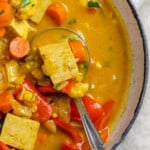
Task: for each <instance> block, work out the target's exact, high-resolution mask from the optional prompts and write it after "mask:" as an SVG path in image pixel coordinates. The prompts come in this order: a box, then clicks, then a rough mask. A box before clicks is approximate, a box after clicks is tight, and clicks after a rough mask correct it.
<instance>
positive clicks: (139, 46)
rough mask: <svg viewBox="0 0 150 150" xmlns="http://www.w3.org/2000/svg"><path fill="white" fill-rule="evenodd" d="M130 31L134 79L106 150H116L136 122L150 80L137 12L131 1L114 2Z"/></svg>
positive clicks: (143, 39) (144, 41) (145, 49)
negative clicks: (125, 105) (125, 104)
mask: <svg viewBox="0 0 150 150" xmlns="http://www.w3.org/2000/svg"><path fill="white" fill-rule="evenodd" d="M113 2H114V4H115V7H116V8H115V9H117V11H119V13H120V15H121V17H122V18H123V21H124V23H125V26H126V29H127V31H128V35H129V39H130V43H131V53H132V64H133V66H132V77H131V78H132V79H131V82H130V89H129V93H128V96H127V98H128V103H127V108H126V110H125V112H124V113H123V115H122V116H121V118H120V120H119V122H118V124H117V127H116V129H115V130H114V132H113V134H112V138H111V140H110V142H109V143H108V144H107V146H106V149H112V150H114V149H116V148H117V146H118V145H119V144H120V143H121V142H122V141H123V140H124V138H125V137H126V135H127V133H128V132H129V130H130V129H131V127H132V125H133V123H134V122H135V120H136V118H137V115H138V113H139V111H140V108H141V106H142V103H143V100H144V95H145V89H146V87H147V80H148V49H147V44H146V40H145V34H144V29H143V27H142V25H141V22H140V20H139V17H138V15H137V12H136V10H135V8H134V7H133V5H132V4H131V2H130V1H129V0H124V1H120V0H113Z"/></svg>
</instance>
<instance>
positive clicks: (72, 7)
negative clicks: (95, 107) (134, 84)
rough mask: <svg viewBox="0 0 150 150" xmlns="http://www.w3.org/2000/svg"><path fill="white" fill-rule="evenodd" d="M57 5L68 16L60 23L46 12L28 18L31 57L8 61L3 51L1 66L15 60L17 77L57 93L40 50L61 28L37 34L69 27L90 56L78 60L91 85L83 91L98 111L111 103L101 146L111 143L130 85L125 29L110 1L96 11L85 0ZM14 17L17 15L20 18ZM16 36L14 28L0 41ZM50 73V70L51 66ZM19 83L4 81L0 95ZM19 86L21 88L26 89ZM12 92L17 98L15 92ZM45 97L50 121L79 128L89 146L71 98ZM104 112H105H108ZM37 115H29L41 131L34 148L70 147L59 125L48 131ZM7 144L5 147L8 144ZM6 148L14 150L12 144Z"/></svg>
mask: <svg viewBox="0 0 150 150" xmlns="http://www.w3.org/2000/svg"><path fill="white" fill-rule="evenodd" d="M55 2H57V3H61V4H63V5H64V6H65V7H66V10H67V16H66V18H65V20H64V21H63V22H62V23H61V24H58V23H56V22H55V20H54V18H55V16H53V17H51V16H49V15H47V14H46V13H45V15H44V17H43V18H42V20H41V21H40V22H39V23H33V22H32V21H31V20H30V19H29V20H30V21H29V22H30V24H31V26H32V28H33V30H32V31H31V32H30V33H29V34H28V37H27V40H28V41H29V42H30V46H31V51H30V53H29V54H28V55H27V56H25V57H22V58H21V59H20V58H19V59H18V58H17V59H16V57H13V56H12V55H11V56H9V57H7V55H10V54H9V53H8V52H7V53H5V54H3V55H4V59H3V58H1V59H2V66H3V64H4V63H5V62H9V61H10V60H15V62H17V63H18V64H19V65H20V66H21V67H22V69H21V70H20V72H21V73H22V72H23V74H25V77H24V78H29V79H30V80H32V81H33V83H34V85H35V86H38V87H40V86H41V85H42V86H43V85H46V86H47V84H49V83H53V84H54V86H55V87H54V88H56V89H55V90H58V91H59V88H61V87H59V88H58V86H60V84H55V82H56V81H54V80H53V79H51V77H52V76H51V75H49V72H48V70H46V71H43V70H44V69H43V68H44V67H45V68H46V65H45V64H46V60H48V59H47V58H46V56H45V54H43V52H42V50H43V47H42V46H45V45H46V44H49V43H52V42H51V41H54V39H55V37H57V36H58V37H61V36H62V33H61V31H60V30H58V31H56V32H52V33H49V34H43V33H42V32H41V31H43V30H45V29H47V28H51V27H57V26H61V27H67V28H70V29H73V30H75V31H78V33H79V34H81V35H82V36H84V38H85V41H86V43H87V46H88V50H89V54H86V55H87V57H88V56H90V63H89V64H86V63H87V61H85V62H84V63H83V62H79V65H83V66H84V67H85V68H86V69H85V70H86V71H87V66H86V65H89V68H88V71H87V72H86V73H85V74H84V76H83V78H84V79H83V81H82V82H84V83H88V85H89V87H88V91H86V93H85V95H90V97H92V99H94V100H95V101H97V102H98V103H99V104H100V105H101V106H102V107H103V105H104V104H108V102H110V105H107V106H108V107H107V108H108V112H109V109H111V111H110V112H111V113H110V114H109V115H108V116H109V117H108V118H106V120H107V119H108V120H107V121H106V120H105V123H106V124H105V125H104V127H107V129H108V128H109V133H110V136H109V137H108V135H106V136H107V138H105V135H104V134H105V133H108V132H105V133H104V134H103V135H102V136H104V139H105V142H109V138H111V133H112V132H113V129H114V127H115V126H116V124H117V120H118V118H119V117H120V116H121V114H122V113H123V111H124V109H125V104H126V101H127V100H126V95H127V92H128V88H129V81H130V71H131V58H130V57H131V56H130V45H129V41H128V39H127V32H126V29H125V26H124V24H123V22H122V19H121V18H120V16H119V14H118V12H117V10H115V9H114V7H113V6H112V3H110V2H111V1H109V0H105V1H102V2H101V1H98V3H99V4H100V5H99V6H100V7H98V8H95V7H94V8H91V7H89V8H88V6H87V1H84V0H76V1H75V0H52V1H51V3H52V4H53V3H55ZM28 11H30V10H28ZM14 13H17V12H14ZM16 17H18V14H17V16H16ZM21 19H22V18H21ZM9 33H10V34H9ZM38 33H40V34H38ZM54 33H55V35H54ZM37 34H38V35H39V37H38V36H37ZM42 34H43V35H42ZM15 36H16V34H14V33H13V32H12V30H11V29H9V28H8V31H7V33H6V35H5V37H4V39H7V40H8V43H9V42H10V41H11V39H12V38H13V37H15ZM40 36H41V37H40ZM63 38H64V37H63ZM71 38H72V37H71ZM73 38H74V37H73ZM58 41H59V39H58ZM58 41H57V42H58ZM54 43H55V42H54ZM6 47H7V46H6ZM37 47H38V48H37ZM44 48H45V47H44ZM6 49H7V48H6ZM37 49H38V50H37ZM41 53H42V54H41ZM86 53H87V52H86ZM46 54H47V55H49V52H48V51H47V53H46ZM40 55H41V56H40ZM44 58H45V59H44ZM29 60H33V61H29ZM34 61H35V62H38V63H37V64H35V65H37V66H35V65H32V63H33V64H34ZM77 61H78V59H77ZM79 61H80V60H79ZM88 61H89V60H88ZM43 64H44V65H45V66H44V65H43ZM28 65H29V67H28ZM42 65H43V66H42ZM39 66H40V67H39ZM41 66H42V67H41ZM1 68H2V72H3V71H4V70H3V69H4V68H3V67H1ZM39 68H40V69H41V70H42V69H43V70H42V73H41V71H39V70H40V69H39ZM49 70H51V68H50V69H49ZM43 72H44V73H43ZM41 74H42V80H38V79H39V77H41V76H40V75H41ZM51 74H52V73H51ZM43 76H44V77H43ZM40 79H41V78H40ZM6 80H7V79H6ZM14 80H15V79H14ZM20 80H22V78H18V82H19V84H17V85H16V84H15V85H14V84H12V83H9V82H8V81H7V82H8V84H7V85H8V87H7V85H5V86H4V87H3V88H0V89H1V91H2V92H3V91H5V90H7V89H11V90H12V89H13V90H12V91H13V92H14V91H15V90H16V89H18V87H20ZM43 80H44V81H43ZM51 80H52V81H51ZM63 83H64V82H63ZM65 83H66V82H65ZM10 85H12V87H11V86H10ZM61 86H64V84H61ZM23 87H24V88H25V87H26V86H23ZM57 88H58V89H57ZM32 92H33V91H32ZM14 93H15V94H16V92H14ZM36 94H37V93H36ZM42 94H43V93H42ZM67 94H68V93H67ZM43 95H44V96H46V97H47V98H48V100H49V101H50V104H51V105H52V106H54V107H55V111H54V112H53V114H52V117H51V118H50V120H53V118H57V116H59V117H62V118H63V120H65V122H67V124H71V125H72V126H73V127H75V128H76V129H77V130H79V131H80V133H81V134H82V137H83V139H84V140H83V141H84V142H85V143H86V144H87V139H86V136H85V133H84V130H83V127H82V124H81V122H80V121H79V122H78V121H74V120H73V121H72V120H70V118H71V116H70V111H71V108H70V99H71V97H72V96H70V95H72V94H70V95H69V94H68V95H69V96H66V93H65V94H64V93H63V94H62V91H61V92H60V93H59V92H56V93H53V94H51V93H50V94H49V93H46V94H45V93H44V94H43ZM15 98H16V97H15ZM17 98H18V97H17ZM18 101H19V100H18ZM19 103H20V101H19ZM21 104H22V102H21ZM23 104H25V106H27V107H28V105H26V103H24V102H23ZM87 105H88V104H87ZM89 105H90V103H89ZM112 105H113V106H112ZM107 108H105V109H106V110H107ZM13 112H14V111H13V110H11V111H9V113H12V114H14V113H13ZM105 113H106V112H105ZM15 115H16V114H15ZM36 117H37V116H36V115H35V114H34V115H33V114H32V117H29V118H30V119H33V120H36V121H37V122H40V127H39V130H38V133H37V137H36V142H35V146H34V150H50V149H51V150H60V149H61V147H62V145H63V143H64V142H66V141H69V142H70V143H71V142H72V141H74V139H72V137H71V136H70V135H68V134H67V133H66V131H63V130H62V129H61V127H59V125H56V126H55V125H54V124H53V123H54V122H55V121H54V122H52V124H53V125H52V124H51V127H52V129H50V130H49V127H48V128H47V125H45V124H46V123H45V120H44V122H43V121H41V120H38V119H37V118H36ZM100 117H102V116H101V115H100V116H99V118H100ZM105 117H106V116H105ZM54 120H55V119H54ZM97 120H98V119H97ZM95 122H96V121H95ZM97 122H98V121H97ZM55 123H56V122H55ZM56 124H57V123H56ZM48 126H49V125H48ZM57 126H58V127H57ZM55 127H56V129H55ZM105 129H106V128H105ZM20 132H21V131H20ZM101 132H102V130H101ZM30 138H32V137H30ZM6 144H8V145H9V143H6ZM86 144H85V145H86ZM87 145H88V144H87ZM9 146H11V147H13V146H12V145H9ZM88 148H89V146H87V148H86V147H83V148H82V149H83V150H88Z"/></svg>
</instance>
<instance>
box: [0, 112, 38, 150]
mask: <svg viewBox="0 0 150 150" xmlns="http://www.w3.org/2000/svg"><path fill="white" fill-rule="evenodd" d="M39 126H40V124H39V123H38V122H36V121H33V120H30V119H26V118H20V117H17V116H15V115H12V114H10V113H8V114H7V116H6V118H5V121H4V125H3V128H2V133H1V136H0V140H1V141H3V142H4V143H6V144H7V145H10V146H12V147H15V148H18V149H23V150H33V148H34V144H35V140H36V136H37V132H38V129H39Z"/></svg>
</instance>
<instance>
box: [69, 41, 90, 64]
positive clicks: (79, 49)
mask: <svg viewBox="0 0 150 150" xmlns="http://www.w3.org/2000/svg"><path fill="white" fill-rule="evenodd" d="M69 45H70V47H71V50H72V52H73V54H74V57H75V58H78V59H79V62H85V61H86V58H87V57H86V51H85V48H84V46H83V44H82V42H81V41H80V40H75V41H69Z"/></svg>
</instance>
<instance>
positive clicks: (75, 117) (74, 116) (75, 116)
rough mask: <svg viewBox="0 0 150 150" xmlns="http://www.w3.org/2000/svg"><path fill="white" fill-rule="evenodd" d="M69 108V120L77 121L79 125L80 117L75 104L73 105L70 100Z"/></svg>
mask: <svg viewBox="0 0 150 150" xmlns="http://www.w3.org/2000/svg"><path fill="white" fill-rule="evenodd" d="M70 107H71V112H70V118H71V120H72V121H77V122H80V123H81V117H80V115H79V112H78V109H77V106H76V104H75V103H74V101H73V100H70Z"/></svg>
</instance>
